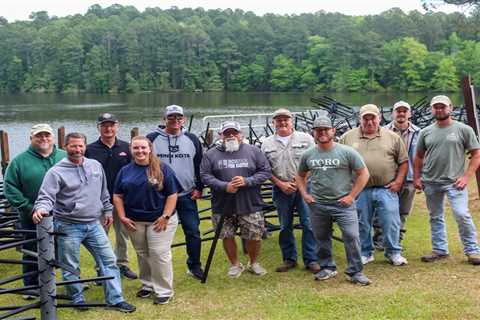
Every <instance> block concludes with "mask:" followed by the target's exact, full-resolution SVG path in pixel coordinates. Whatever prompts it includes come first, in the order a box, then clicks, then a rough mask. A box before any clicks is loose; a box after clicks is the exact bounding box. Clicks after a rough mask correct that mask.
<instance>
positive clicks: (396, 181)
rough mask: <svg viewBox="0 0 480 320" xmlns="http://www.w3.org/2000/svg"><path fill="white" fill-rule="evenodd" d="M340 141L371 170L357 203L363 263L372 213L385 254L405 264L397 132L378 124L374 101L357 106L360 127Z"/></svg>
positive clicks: (402, 166) (402, 153)
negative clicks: (377, 224)
mask: <svg viewBox="0 0 480 320" xmlns="http://www.w3.org/2000/svg"><path fill="white" fill-rule="evenodd" d="M340 142H341V143H343V144H346V145H349V146H351V147H353V148H354V149H356V150H357V151H358V152H359V153H360V155H362V157H363V159H364V160H365V163H366V165H367V168H368V171H369V172H370V179H369V180H368V183H367V186H366V188H365V189H363V191H362V192H361V193H360V194H359V196H358V198H357V201H356V204H357V210H358V217H359V227H360V242H361V250H362V263H363V264H367V263H369V262H372V261H373V260H374V256H373V253H374V247H373V240H372V223H373V215H374V213H375V214H377V217H378V220H379V222H380V226H381V229H382V233H383V244H384V248H385V257H386V258H387V259H388V261H389V262H390V263H391V264H393V265H395V266H401V265H405V264H407V263H408V262H407V259H405V258H404V257H403V256H402V255H401V251H402V247H401V246H400V241H399V237H400V215H399V205H398V192H399V191H400V189H401V187H402V185H403V181H404V180H405V176H406V174H407V171H408V154H407V150H406V148H405V144H404V143H403V141H402V138H400V136H399V135H397V134H395V133H394V132H392V131H390V130H388V129H385V128H381V127H380V111H379V110H378V108H377V106H376V105H374V104H367V105H364V106H363V107H361V108H360V126H359V127H358V128H354V129H351V130H349V131H348V132H346V133H345V134H344V135H343V136H342V137H341V139H340Z"/></svg>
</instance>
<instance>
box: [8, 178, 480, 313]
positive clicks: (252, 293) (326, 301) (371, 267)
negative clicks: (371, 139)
mask: <svg viewBox="0 0 480 320" xmlns="http://www.w3.org/2000/svg"><path fill="white" fill-rule="evenodd" d="M470 195H471V196H470V209H471V212H472V214H473V216H474V220H475V221H476V222H477V225H478V223H479V222H480V213H479V211H480V204H479V200H478V195H477V189H476V186H475V185H474V184H473V183H471V185H470ZM202 205H205V204H202ZM447 221H448V234H449V243H450V254H451V257H450V258H449V259H445V260H443V261H440V262H438V263H434V264H426V263H422V262H420V256H421V255H422V254H425V253H428V252H429V251H430V250H431V246H430V229H429V224H428V213H427V211H426V206H425V201H424V197H423V195H421V194H420V195H417V197H416V200H415V207H414V211H413V213H412V215H411V216H410V218H409V220H408V224H407V229H408V233H407V234H406V240H405V241H404V243H403V244H404V247H405V252H404V255H405V256H406V257H407V259H408V260H409V264H408V265H407V266H402V267H393V266H391V265H389V264H388V263H387V262H386V260H385V259H384V257H383V254H382V253H381V252H377V253H376V254H375V258H376V260H375V261H374V262H373V263H371V264H368V265H367V266H366V268H365V273H366V275H367V276H368V277H369V278H370V279H371V280H372V281H373V284H372V285H370V286H367V287H360V286H356V285H353V284H351V283H349V282H348V281H347V280H346V278H345V276H344V275H343V270H344V268H345V254H344V250H343V245H342V243H339V242H334V253H335V258H336V261H337V264H338V268H339V275H338V276H337V277H336V278H334V279H330V280H328V281H325V282H319V281H314V280H313V277H312V275H311V274H310V273H308V272H307V271H305V270H304V269H303V268H302V267H303V266H302V267H298V268H297V269H295V270H293V271H291V272H288V273H276V272H274V269H275V267H276V266H278V265H279V264H280V263H281V255H280V250H279V247H278V232H276V233H274V234H273V236H272V237H270V238H269V239H267V240H265V241H264V242H263V247H262V254H261V257H260V262H261V264H262V265H263V266H264V267H266V268H267V270H268V271H269V273H268V274H267V275H266V276H264V277H256V276H254V275H251V274H249V273H244V274H242V276H241V277H240V278H238V279H230V278H228V277H227V276H226V272H227V262H226V257H225V255H224V253H223V250H222V248H221V244H220V243H219V244H220V245H219V246H218V247H217V252H216V255H215V258H214V261H213V265H212V269H211V270H210V275H209V279H208V281H207V283H206V284H201V283H200V282H199V281H196V280H193V279H192V278H191V277H189V276H187V275H186V265H185V260H186V257H185V249H184V247H179V248H175V249H173V256H174V261H173V263H174V273H175V274H174V276H175V280H174V285H175V290H176V291H175V298H174V299H173V300H172V302H171V303H170V304H168V305H164V306H154V305H153V304H152V301H151V300H148V299H147V300H145V299H139V298H136V297H135V293H136V291H137V290H138V289H139V286H140V282H139V281H138V280H134V281H131V280H125V281H123V289H124V293H125V296H126V299H127V300H128V301H129V302H131V303H133V304H135V305H136V306H137V311H136V312H135V313H133V314H129V315H126V314H122V313H118V312H115V311H107V310H104V309H101V308H99V309H96V310H93V309H92V310H90V311H87V312H78V311H74V310H67V309H61V310H59V311H58V318H59V319H80V318H84V319H115V320H121V319H479V318H480V279H479V278H480V266H477V267H474V266H472V265H469V264H467V262H466V258H465V256H464V255H463V252H462V246H461V244H460V242H459V237H458V231H457V227H456V224H455V222H454V220H453V218H452V215H451V212H450V210H447ZM209 227H210V222H209V221H204V222H203V223H202V230H206V229H208V228H209ZM336 234H337V235H338V234H339V233H338V232H336ZM111 236H112V238H113V232H112V233H111ZM298 236H299V234H297V238H299V237H298ZM180 241H183V233H182V231H181V228H179V229H178V230H177V234H176V241H175V242H180ZM210 243H211V242H206V243H204V245H203V254H202V255H203V262H204V261H205V260H206V257H207V255H208V250H209V248H210ZM129 253H130V258H131V266H132V267H133V269H134V270H138V269H137V265H136V258H135V253H134V251H133V249H132V248H131V247H130V251H129ZM1 255H2V257H3V258H14V257H18V256H19V254H18V253H16V252H15V251H13V250H8V251H3V252H1ZM242 260H243V262H244V263H246V259H245V257H242ZM300 264H301V263H300ZM19 271H20V268H19V267H18V266H11V265H10V266H6V265H1V266H0V272H1V274H2V277H6V276H10V275H14V274H18V273H19ZM59 273H60V272H57V274H59ZM94 274H95V273H94V267H93V259H91V257H90V256H89V254H88V253H87V252H86V251H85V250H83V252H82V275H83V276H84V277H88V276H94ZM16 284H18V285H19V282H17V283H16ZM60 290H63V289H60ZM86 299H87V300H88V301H89V302H95V301H96V302H102V301H103V291H102V289H101V287H93V286H92V287H91V288H90V289H89V290H88V291H86ZM10 304H24V301H23V300H22V299H21V298H20V296H18V295H0V305H2V306H3V305H10ZM32 314H35V315H36V316H37V317H38V318H39V313H38V312H37V313H36V312H31V311H29V312H26V313H24V314H21V315H32Z"/></svg>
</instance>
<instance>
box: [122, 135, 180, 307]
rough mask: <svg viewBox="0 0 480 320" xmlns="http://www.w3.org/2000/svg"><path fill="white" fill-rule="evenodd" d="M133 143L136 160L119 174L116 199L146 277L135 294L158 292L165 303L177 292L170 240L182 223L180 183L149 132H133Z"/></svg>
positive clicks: (158, 299) (157, 298)
mask: <svg viewBox="0 0 480 320" xmlns="http://www.w3.org/2000/svg"><path fill="white" fill-rule="evenodd" d="M130 149H131V153H132V157H133V161H132V162H131V163H130V164H128V165H126V166H124V167H123V168H122V169H121V170H120V172H119V173H118V175H117V179H116V181H115V188H114V191H113V193H114V194H113V203H114V205H115V207H116V209H117V212H118V216H119V218H120V221H121V222H122V223H123V224H124V225H125V226H126V227H127V229H128V231H129V235H130V238H131V240H132V244H133V247H134V248H135V251H136V253H137V259H138V267H139V271H140V281H141V282H142V287H141V288H140V290H139V291H138V292H137V297H139V298H147V297H150V296H151V295H152V294H154V295H155V297H154V301H153V303H154V304H166V303H168V302H169V300H170V298H171V297H172V296H173V268H172V252H171V250H170V246H171V244H172V241H173V237H174V235H175V230H176V229H177V225H178V218H177V215H176V214H175V206H176V203H177V192H179V191H181V190H179V189H180V188H181V187H180V185H179V184H178V182H177V180H176V177H175V173H174V172H173V170H172V169H171V168H170V167H169V166H168V165H166V164H164V163H160V159H159V158H158V157H157V156H156V155H155V154H154V153H152V143H151V142H150V141H149V140H148V139H147V138H146V137H141V136H137V137H134V138H133V139H132V142H131V146H130Z"/></svg>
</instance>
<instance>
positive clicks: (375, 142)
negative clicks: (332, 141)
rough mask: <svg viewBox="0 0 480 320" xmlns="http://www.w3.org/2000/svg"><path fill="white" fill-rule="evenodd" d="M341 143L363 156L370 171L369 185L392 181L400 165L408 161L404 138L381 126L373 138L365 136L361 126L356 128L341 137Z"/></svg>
mask: <svg viewBox="0 0 480 320" xmlns="http://www.w3.org/2000/svg"><path fill="white" fill-rule="evenodd" d="M340 143H342V144H345V145H348V146H351V147H353V148H354V149H355V150H357V151H358V152H359V153H360V155H361V156H362V157H363V160H364V161H365V164H366V165H367V168H368V171H369V172H370V179H369V180H368V183H367V187H383V186H385V185H386V184H388V183H390V182H391V181H392V180H394V179H395V177H396V175H397V170H398V166H399V165H400V164H402V163H404V162H406V161H408V153H407V148H406V147H405V143H404V142H403V140H402V138H401V137H400V136H399V135H398V134H396V133H395V132H393V131H390V130H388V129H385V128H379V130H378V132H377V134H376V135H375V136H374V137H372V138H369V137H366V136H364V135H363V133H362V131H361V130H360V128H354V129H352V130H349V131H347V132H346V133H345V134H344V135H343V136H342V137H341V138H340Z"/></svg>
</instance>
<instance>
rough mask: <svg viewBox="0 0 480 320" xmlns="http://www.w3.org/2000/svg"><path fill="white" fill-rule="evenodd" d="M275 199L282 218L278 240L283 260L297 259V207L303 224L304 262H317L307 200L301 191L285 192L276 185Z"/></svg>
mask: <svg viewBox="0 0 480 320" xmlns="http://www.w3.org/2000/svg"><path fill="white" fill-rule="evenodd" d="M273 201H274V203H275V206H276V207H277V213H278V218H279V220H280V227H281V229H280V235H279V237H278V242H279V244H280V249H281V250H282V257H283V261H287V260H290V261H297V246H296V244H295V234H294V232H293V213H294V211H295V209H297V212H298V216H299V219H300V225H301V226H302V258H303V263H304V264H305V265H306V266H308V264H309V263H312V262H316V261H317V260H318V257H317V254H316V243H315V236H314V235H313V230H312V226H311V224H310V217H309V211H310V210H309V209H308V206H307V204H306V203H305V201H303V198H302V196H301V195H300V192H298V191H297V192H295V193H293V194H285V193H283V192H282V191H281V190H280V188H278V187H276V186H275V187H273Z"/></svg>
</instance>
